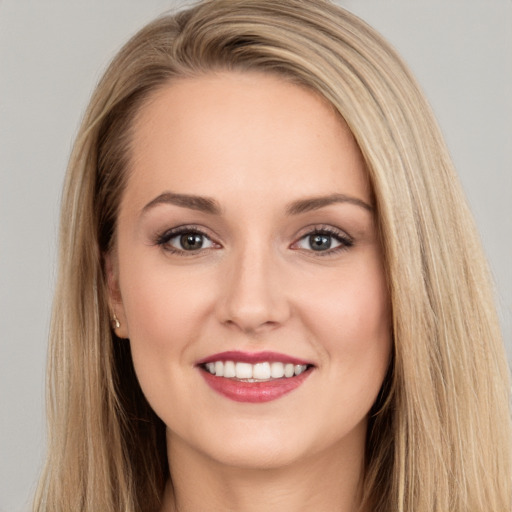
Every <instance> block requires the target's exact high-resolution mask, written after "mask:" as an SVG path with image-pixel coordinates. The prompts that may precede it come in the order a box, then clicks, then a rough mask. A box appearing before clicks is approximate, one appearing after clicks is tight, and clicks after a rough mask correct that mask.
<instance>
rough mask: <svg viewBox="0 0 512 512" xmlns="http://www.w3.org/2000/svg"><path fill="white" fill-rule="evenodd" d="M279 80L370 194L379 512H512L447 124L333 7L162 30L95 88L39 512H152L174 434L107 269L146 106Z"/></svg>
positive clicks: (370, 490) (267, 3) (289, 0)
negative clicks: (123, 331) (127, 330)
mask: <svg viewBox="0 0 512 512" xmlns="http://www.w3.org/2000/svg"><path fill="white" fill-rule="evenodd" d="M219 69H222V70H226V69H227V70H229V69H236V70H260V71H264V72H268V73H275V74H278V75H280V76H282V77H284V78H286V79H287V80H290V81H292V82H294V83H297V84H300V85H302V86H306V87H309V88H310V89H312V90H315V91H317V92H318V93H319V94H321V95H323V96H324V97H325V98H326V99H327V100H328V101H330V102H331V104H332V105H333V106H334V108H335V109H336V110H337V111H338V112H339V113H340V115H341V116H342V117H343V118H344V119H345V121H346V122H347V124H348V125H349V127H350V128H351V130H352V132H353V134H354V136H355V138H356V140H357V142H358V144H359V147H360V148H361V151H362V153H363V156H364V158H365V161H366V165H367V168H368V174H369V177H370V180H371V183H372V187H373V191H374V195H375V201H376V211H377V221H378V225H379V229H380V234H381V238H382V245H383V249H384V254H385V265H386V270H387V277H388V282H389V288H390V294H391V300H392V306H393V313H392V314H393V334H394V353H393V358H392V362H391V365H390V368H389V371H388V375H387V377H386V380H385V382H384V384H383V388H382V391H381V394H380V396H379V399H378V401H377V403H376V404H375V406H374V408H373V409H372V411H371V419H370V425H369V431H368V439H367V451H366V470H365V479H364V483H365V489H364V500H363V501H364V504H363V505H364V506H366V507H368V509H369V510H372V511H374V512H384V511H389V512H391V511H393V512H395V511H396V512H434V511H436V512H448V511H449V512H462V511H472V512H476V511H482V512H484V511H485V512H488V511H490V510H492V511H510V510H512V503H511V476H512V471H511V428H510V427H511V426H510V410H509V389H510V385H509V377H508V368H507V364H506V359H505V355H504V350H503V347H502V342H501V338H500V331H499V327H498V321H497V318H496V312H495V309H494V304H493V291H492V288H491V286H490V277H489V272H488V270H487V265H486V262H485V259H484V256H483V253H482V249H481V247H480V242H479V239H478V236H477V234H476V231H475V227H474V225H473V221H472V219H471V215H470V212H469V210H468V207H467V205H466V202H465V199H464V197H463V194H462V192H461V188H460V185H459V183H458V180H457V177H456V175H455V172H454V170H453V167H452V164H451V161H450V158H449V155H448V152H447V150H446V148H445V145H444V142H443V140H442V138H441V136H440V133H439V130H438V128H437V125H436V122H435V120H434V119H433V116H432V114H431V111H430V109H429V107H428V105H427V103H426V101H425V99H424V98H423V95H422V93H421V92H420V90H419V88H418V86H417V85H416V83H415V81H414V79H413V78H412V76H411V74H410V73H409V71H408V69H407V67H406V66H405V65H404V64H403V62H402V61H401V60H400V58H399V57H398V56H397V54H396V53H395V51H394V50H393V49H392V48H391V47H390V46H389V45H388V44H387V43H386V42H385V41H384V40H383V39H382V38H381V37H380V36H379V35H378V34H377V33H376V32H375V31H374V30H373V29H371V28H370V27H369V26H368V25H366V24H365V23H364V22H362V21H361V20H360V19H358V18H357V17H355V16H353V15H352V14H350V13H348V12H346V11H345V10H343V9H341V8H339V7H336V6H334V5H333V4H331V3H329V2H327V1H326V0H280V1H279V2H276V1H275V0H209V1H208V0H207V1H203V2H201V3H200V4H199V5H197V6H196V7H193V8H192V9H189V10H185V11H182V12H179V13H177V14H175V15H172V16H163V17H161V18H159V19H157V20H156V21H154V22H153V23H151V24H150V25H148V26H146V27H145V28H143V29H142V30H141V31H140V32H139V33H138V34H136V35H135V36H134V38H132V39H131V40H130V41H129V42H128V43H127V44H126V45H125V47H124V48H123V49H122V50H121V52H120V53H119V54H118V56H117V57H116V58H115V60H114V61H113V63H112V64H111V65H110V67H109V68H108V70H107V71H106V73H105V75H104V77H103V79H102V80H101V82H100V84H99V85H98V87H97V89H96V91H95V93H94V95H93V98H92V100H91V103H90V105H89V108H88V110H87V112H86V115H85V118H84V120H83V124H82V126H81V129H80V131H79V134H78V136H77V140H76V143H75V146H74V149H73V152H72V155H71V159H70V163H69V168H68V173H67V177H66V182H65V186H64V192H63V201H62V220H61V232H60V243H61V245H60V272H59V277H58V283H57V291H56V296H55V303H54V311H53V318H52V327H51V336H50V353H49V398H48V415H49V425H48V429H49V446H48V459H47V464H46V468H45V472H44V474H43V477H42V479H41V484H40V488H39V492H38V495H37V497H36V506H35V510H37V511H39V512H42V511H46V512H50V511H51V512H64V511H65V512H69V511H70V510H73V511H78V510H80V511H84V512H98V511H101V512H114V511H115V512H119V511H124V512H135V511H142V512H144V511H146V512H154V511H155V510H157V509H158V507H159V506H160V502H161V497H162V491H163V488H164V485H165V481H166V480H167V478H169V474H168V473H169V470H168V465H167V460H166V450H165V436H164V432H165V426H164V425H163V423H162V422H161V420H159V419H158V418H157V417H156V415H155V414H154V413H153V412H152V411H151V408H150V407H149V405H148V404H147V402H146V400H145V399H144V396H143V394H142V392H141V390H140V388H139V386H138V383H137V380H136V377H135V374H134V372H133V367H132V364H131V356H130V349H129V343H128V342H123V341H121V340H118V339H116V337H115V335H114V334H113V332H112V330H111V328H110V318H109V306H108V300H107V294H106V284H105V274H104V268H103V256H104V255H105V254H106V253H107V252H108V251H109V250H110V248H111V244H112V238H113V235H114V233H115V229H116V216H117V209H118V205H119V200H120V197H121V195H122V191H123V187H124V184H125V182H126V174H127V172H128V171H127V170H126V169H127V167H128V162H129V155H130V142H131V125H132V124H133V123H132V120H133V118H134V116H135V115H136V114H137V112H138V110H139V109H140V108H141V107H142V106H143V105H144V101H145V99H146V98H147V97H148V95H149V94H150V93H152V92H154V91H155V90H156V89H157V88H159V87H164V86H165V84H167V83H169V81H172V80H173V78H176V77H182V76H198V75H199V76H200V75H201V74H204V73H208V72H211V71H215V70H219Z"/></svg>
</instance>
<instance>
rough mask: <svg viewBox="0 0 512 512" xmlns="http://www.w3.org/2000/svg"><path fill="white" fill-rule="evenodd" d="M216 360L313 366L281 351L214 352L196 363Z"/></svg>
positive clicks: (309, 362)
mask: <svg viewBox="0 0 512 512" xmlns="http://www.w3.org/2000/svg"><path fill="white" fill-rule="evenodd" d="M215 361H234V362H241V363H250V364H256V363H264V362H269V363H273V362H280V363H285V364H286V363H292V364H300V365H310V366H313V363H312V362H311V361H306V360H305V359H300V358H298V357H292V356H289V355H287V354H280V353H279V352H269V351H264V352H242V351H238V350H231V351H227V352H219V353H218V354H213V355H211V356H208V357H205V358H204V359H200V360H199V361H197V363H196V364H197V365H198V366H199V365H203V364H206V363H214V362H215Z"/></svg>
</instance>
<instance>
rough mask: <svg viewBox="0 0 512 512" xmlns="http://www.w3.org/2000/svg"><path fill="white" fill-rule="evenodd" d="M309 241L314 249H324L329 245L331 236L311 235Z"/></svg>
mask: <svg viewBox="0 0 512 512" xmlns="http://www.w3.org/2000/svg"><path fill="white" fill-rule="evenodd" d="M309 243H310V245H311V248H312V249H313V250H314V251H324V250H326V249H329V248H330V247H331V237H330V236H328V235H311V236H310V237H309Z"/></svg>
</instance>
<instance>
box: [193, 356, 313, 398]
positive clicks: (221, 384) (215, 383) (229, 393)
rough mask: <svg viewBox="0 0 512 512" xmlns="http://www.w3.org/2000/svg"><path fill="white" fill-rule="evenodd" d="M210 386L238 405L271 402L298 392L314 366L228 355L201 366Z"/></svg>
mask: <svg viewBox="0 0 512 512" xmlns="http://www.w3.org/2000/svg"><path fill="white" fill-rule="evenodd" d="M197 367H198V368H199V369H200V370H201V375H202V377H203V378H204V379H205V381H206V383H207V384H208V385H209V386H210V388H212V389H213V390H214V391H216V392H217V393H219V394H221V395H223V396H224V397H226V398H229V399H231V400H234V401H236V402H252V403H258V402H268V401H271V400H276V399H277V398H280V397H282V396H283V395H285V394H287V393H289V392H291V391H293V390H294V389H297V388H298V387H299V386H300V385H301V384H302V383H303V382H304V381H305V380H306V378H307V377H308V376H309V375H310V374H311V371H312V370H313V368H314V365H313V364H310V363H308V362H306V361H302V360H299V359H295V358H290V357H288V356H285V355H283V354H277V353H273V352H262V353H258V354H249V353H245V352H225V353H223V354H217V355H215V356H211V357H209V358H207V359H206V360H202V361H200V362H198V363H197Z"/></svg>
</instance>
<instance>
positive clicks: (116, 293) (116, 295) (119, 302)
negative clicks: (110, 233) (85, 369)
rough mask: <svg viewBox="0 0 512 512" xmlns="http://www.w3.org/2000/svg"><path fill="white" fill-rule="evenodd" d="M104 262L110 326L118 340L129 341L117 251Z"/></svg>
mask: <svg viewBox="0 0 512 512" xmlns="http://www.w3.org/2000/svg"><path fill="white" fill-rule="evenodd" d="M104 262H105V274H106V278H107V289H108V302H109V306H110V307H109V309H110V311H109V315H110V320H111V324H110V325H111V327H112V329H113V330H114V332H115V333H116V336H117V337H118V338H124V339H127V338H129V337H130V336H129V333H128V323H127V322H126V314H125V311H124V305H123V298H122V295H121V289H120V287H119V267H118V265H117V255H116V253H115V250H112V251H110V252H109V253H108V254H106V255H105V259H104ZM114 315H115V316H114ZM115 318H117V320H118V323H119V327H117V323H116V322H115Z"/></svg>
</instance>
